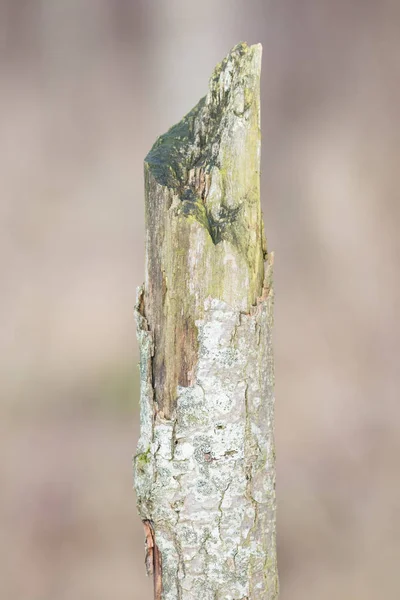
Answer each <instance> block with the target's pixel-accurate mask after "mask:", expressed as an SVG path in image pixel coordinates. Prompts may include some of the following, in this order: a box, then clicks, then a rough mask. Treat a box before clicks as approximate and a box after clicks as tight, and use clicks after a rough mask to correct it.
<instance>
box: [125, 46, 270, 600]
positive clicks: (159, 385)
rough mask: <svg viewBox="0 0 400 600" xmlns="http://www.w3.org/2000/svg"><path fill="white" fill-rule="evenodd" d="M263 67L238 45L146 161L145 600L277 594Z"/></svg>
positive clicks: (140, 310)
mask: <svg viewBox="0 0 400 600" xmlns="http://www.w3.org/2000/svg"><path fill="white" fill-rule="evenodd" d="M260 68H261V46H260V45H256V46H251V47H248V46H247V45H246V44H239V45H238V46H236V47H235V48H234V49H233V50H232V51H231V52H230V54H229V55H228V56H227V57H226V58H225V59H224V60H223V61H222V63H221V64H219V65H218V66H217V67H216V68H215V70H214V72H213V74H212V76H211V79H210V85H209V91H208V94H207V96H206V97H205V98H203V99H202V100H200V102H199V104H198V105H197V106H196V107H195V108H194V109H193V110H192V111H191V112H190V113H189V114H188V115H186V117H184V118H183V120H182V121H181V122H180V123H179V124H178V125H175V126H174V127H172V128H171V129H170V130H169V131H168V132H167V133H166V134H165V135H162V136H161V137H160V138H158V140H157V141H156V143H155V144H154V146H153V148H152V150H151V151H150V153H149V154H148V156H147V157H146V159H145V187H146V236H147V237H146V279H145V285H144V288H141V289H140V290H139V293H138V302H137V306H136V318H137V332H138V340H139V345H140V356H141V359H140V365H141V434H140V439H139V443H138V449H137V454H136V456H135V461H134V463H135V467H134V468H135V487H136V492H137V499H138V509H139V513H140V516H141V518H142V521H143V523H144V526H145V532H146V546H147V561H146V562H147V566H148V570H149V571H150V572H153V576H154V590H155V591H154V594H155V598H156V600H227V599H230V600H243V599H249V600H261V599H262V600H272V599H276V598H277V595H278V576H277V566H276V541H275V452H274V436H273V429H274V395H273V383H274V375H273V355H272V344H271V328H272V309H273V291H272V256H271V255H269V254H268V253H267V249H266V243H265V237H264V227H263V221H262V214H261V207H260Z"/></svg>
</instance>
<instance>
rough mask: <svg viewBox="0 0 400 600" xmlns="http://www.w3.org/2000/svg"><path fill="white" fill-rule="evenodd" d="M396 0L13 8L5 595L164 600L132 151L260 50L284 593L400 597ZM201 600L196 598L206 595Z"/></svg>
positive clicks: (2, 210)
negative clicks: (144, 502)
mask: <svg viewBox="0 0 400 600" xmlns="http://www.w3.org/2000/svg"><path fill="white" fill-rule="evenodd" d="M399 34H400V5H399V2H398V0H393V1H392V2H391V1H390V0H379V1H377V0H375V1H372V0H303V1H301V2H300V1H299V0H268V1H262V0H258V1H256V0H255V1H251V0H247V1H241V0H202V1H201V2H194V1H191V0H157V1H156V0H139V1H137V0H0V215H1V216H0V249H1V253H0V265H1V267H0V268H1V295H0V352H1V361H0V377H1V389H0V393H1V404H0V599H1V600H109V599H111V598H112V599H113V600H125V599H128V598H129V599H138V600H139V599H140V600H141V599H143V600H146V599H147V600H150V598H151V597H152V592H151V584H150V582H149V581H148V580H147V579H146V577H145V574H144V565H143V541H142V530H141V524H140V522H139V519H138V518H137V516H136V510H135V499H134V494H133V491H132V476H131V456H132V453H133V452H134V449H135V444H136V440H137V435H138V423H137V417H138V380H137V375H138V369H137V360H138V356H137V344H136V340H135V326H134V320H133V305H134V297H135V288H136V286H137V285H139V284H140V283H141V282H142V279H143V274H144V220H143V178H142V162H143V158H144V156H145V154H146V153H147V151H148V150H149V148H150V147H151V145H152V143H153V142H154V140H155V138H156V136H157V135H159V134H161V133H163V132H164V131H165V130H166V129H168V127H169V126H171V125H172V124H174V123H175V122H176V121H178V120H179V119H180V118H181V117H182V116H183V115H184V114H185V113H186V112H188V110H189V109H191V108H192V106H193V105H194V104H196V102H197V101H198V99H199V98H200V97H201V96H203V95H204V94H205V93H206V89H207V80H208V77H209V75H210V73H211V71H212V68H213V67H214V65H215V64H216V63H217V62H218V61H220V60H221V59H222V58H223V56H224V55H225V54H226V53H227V52H228V51H229V49H230V48H231V47H232V46H233V45H235V44H236V43H237V42H239V41H241V40H246V41H248V42H249V43H255V42H258V41H260V42H262V44H263V48H264V57H263V83H262V130H263V157H262V161H263V164H262V166H263V171H262V202H263V207H264V215H265V223H266V231H267V235H268V238H269V247H270V248H271V249H274V250H275V252H276V275H275V282H276V323H275V349H276V397H277V401H276V418H277V421H276V437H277V448H278V500H279V513H278V521H279V522H278V526H279V536H278V537H279V564H280V576H281V590H282V594H281V599H282V600H293V599H296V600H311V599H316V600H321V599H323V600H333V599H335V600H337V599H338V598H340V600H359V599H360V600H372V599H374V600H376V599H377V598H379V599H380V598H398V597H400V582H399V575H398V563H399V560H400V477H399V459H400V439H399V433H400V421H399V419H400V403H399V385H400V375H399V360H398V358H399V356H398V353H399V350H398V347H399V345H398V337H399V300H400V298H399V296H400V279H399V277H398V262H399V251H400V242H399V222H398V218H399V216H400V215H399V213H400V204H399V200H400V198H399V196H400V194H399V183H398V178H399V172H400V162H399V151H400V123H399V103H400V35H399ZM199 600H201V599H199Z"/></svg>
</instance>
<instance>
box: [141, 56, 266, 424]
mask: <svg viewBox="0 0 400 600" xmlns="http://www.w3.org/2000/svg"><path fill="white" fill-rule="evenodd" d="M260 60H261V52H260V47H259V46H252V47H248V46H247V45H246V44H239V45H238V46H236V47H235V48H234V49H233V50H232V51H231V53H230V54H229V55H228V56H227V58H225V59H224V60H223V61H222V63H220V64H219V65H218V66H217V67H216V68H215V70H214V73H213V75H212V77H211V79H210V86H209V92H208V95H207V96H206V97H205V98H203V99H202V100H200V102H199V103H198V105H197V106H196V107H195V108H194V109H193V110H192V111H191V112H190V113H189V114H188V115H186V117H184V119H182V121H181V122H180V123H178V124H177V125H175V126H174V127H172V128H171V129H170V130H169V131H168V132H167V133H166V134H164V135H162V136H161V137H160V138H158V140H157V141H156V143H155V144H154V146H153V148H152V150H151V151H150V152H149V154H148V156H147V157H146V159H145V183H146V230H147V240H146V247H147V254H146V257H147V259H146V283H145V313H146V317H147V320H148V323H149V327H150V329H151V331H152V332H153V334H154V343H155V353H154V359H153V383H154V391H155V399H156V407H157V410H158V412H159V413H160V414H162V415H164V416H165V417H166V418H168V417H170V416H171V415H173V413H174V408H175V403H176V397H177V386H184V387H185V386H190V385H192V384H193V382H194V378H195V371H196V364H197V358H198V356H197V352H198V348H197V345H198V343H197V336H198V331H197V326H196V321H197V320H198V319H201V318H202V317H203V313H204V301H205V299H206V298H207V297H208V296H211V297H213V298H217V299H220V300H224V301H226V302H227V303H229V304H230V305H232V306H233V307H234V308H239V309H241V310H243V311H246V312H248V311H249V310H250V308H251V306H252V305H254V304H255V303H256V299H257V298H258V297H259V296H260V295H261V293H262V287H263V279H264V259H265V257H266V244H265V238H264V229H263V221H262V215H261V208H260V196H259V192H260V182H259V175H260V166H259V165H260V107H259V75H260Z"/></svg>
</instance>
